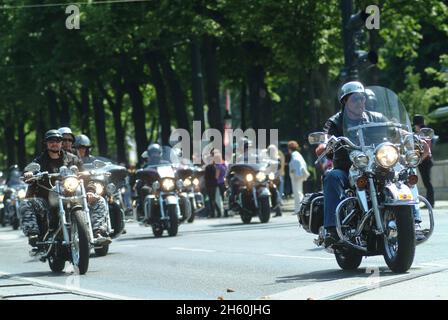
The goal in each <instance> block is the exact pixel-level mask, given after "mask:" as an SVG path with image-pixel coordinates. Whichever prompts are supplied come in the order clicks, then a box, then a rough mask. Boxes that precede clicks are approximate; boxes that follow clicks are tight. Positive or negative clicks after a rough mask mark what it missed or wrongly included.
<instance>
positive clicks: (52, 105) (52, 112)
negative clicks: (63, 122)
mask: <svg viewBox="0 0 448 320" xmlns="http://www.w3.org/2000/svg"><path fill="white" fill-rule="evenodd" d="M46 95H47V101H48V120H49V123H50V126H51V128H52V129H57V128H59V126H58V124H59V120H58V115H59V108H58V101H57V100H56V93H55V92H54V91H53V90H52V89H48V90H47V92H46Z"/></svg>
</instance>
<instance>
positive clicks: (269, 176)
mask: <svg viewBox="0 0 448 320" xmlns="http://www.w3.org/2000/svg"><path fill="white" fill-rule="evenodd" d="M268 178H269V180H274V179H275V173H274V172H271V173H270V174H269V175H268Z"/></svg>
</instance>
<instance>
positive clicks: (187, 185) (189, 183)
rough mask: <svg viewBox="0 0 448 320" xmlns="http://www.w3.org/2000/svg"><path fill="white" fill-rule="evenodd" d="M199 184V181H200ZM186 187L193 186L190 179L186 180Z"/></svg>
mask: <svg viewBox="0 0 448 320" xmlns="http://www.w3.org/2000/svg"><path fill="white" fill-rule="evenodd" d="M198 182H199V181H198ZM184 186H185V187H186V188H188V187H189V186H191V180H190V179H188V178H187V179H185V180H184Z"/></svg>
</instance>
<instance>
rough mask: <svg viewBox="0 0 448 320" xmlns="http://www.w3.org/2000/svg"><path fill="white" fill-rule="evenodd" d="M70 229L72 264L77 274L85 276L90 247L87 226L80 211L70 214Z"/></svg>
mask: <svg viewBox="0 0 448 320" xmlns="http://www.w3.org/2000/svg"><path fill="white" fill-rule="evenodd" d="M70 227H71V228H70V240H71V244H70V249H71V254H72V263H73V266H74V267H75V268H76V269H78V271H79V274H85V273H86V272H87V269H88V268H89V254H90V246H89V237H88V233H87V225H86V222H85V221H84V215H83V212H82V211H81V210H77V211H75V212H74V213H73V214H72V222H71V225H70Z"/></svg>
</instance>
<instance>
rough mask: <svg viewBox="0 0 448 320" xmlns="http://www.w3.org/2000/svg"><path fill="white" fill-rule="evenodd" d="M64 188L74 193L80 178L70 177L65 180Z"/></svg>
mask: <svg viewBox="0 0 448 320" xmlns="http://www.w3.org/2000/svg"><path fill="white" fill-rule="evenodd" d="M63 185H64V189H65V191H67V192H68V193H73V192H75V191H76V189H77V188H78V186H79V180H78V179H77V178H75V177H68V178H65V180H64V184H63Z"/></svg>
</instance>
